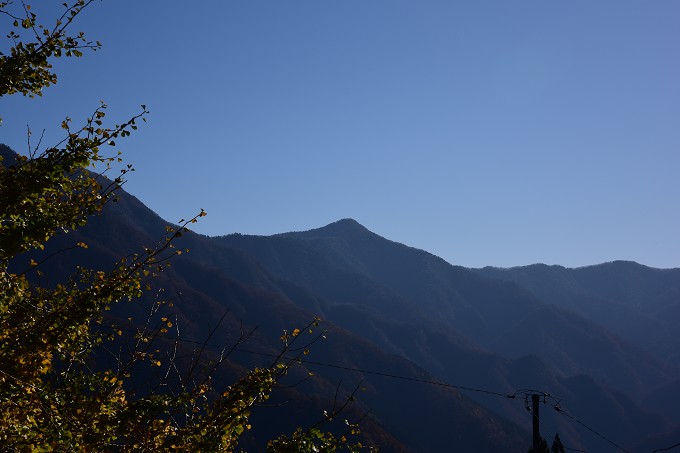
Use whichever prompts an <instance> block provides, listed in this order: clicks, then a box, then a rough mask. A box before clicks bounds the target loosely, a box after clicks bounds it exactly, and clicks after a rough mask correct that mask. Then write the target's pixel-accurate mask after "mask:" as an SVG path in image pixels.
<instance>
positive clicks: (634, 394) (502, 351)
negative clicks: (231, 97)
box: [16, 192, 680, 452]
mask: <svg viewBox="0 0 680 453" xmlns="http://www.w3.org/2000/svg"><path fill="white" fill-rule="evenodd" d="M166 224H167V222H165V221H164V220H163V219H161V218H160V217H159V216H157V215H156V214H155V213H154V212H153V211H152V210H150V209H149V208H147V207H146V206H145V205H144V204H143V203H142V202H140V201H139V200H138V199H136V198H135V197H133V196H131V195H129V194H127V193H125V192H122V193H121V196H120V199H119V201H118V202H117V203H115V204H111V205H110V206H107V208H106V209H105V211H104V212H103V213H102V214H101V215H100V216H97V217H94V218H93V219H91V221H90V223H89V224H88V225H87V226H86V227H84V228H82V229H80V230H78V231H77V232H75V233H73V234H70V235H58V236H56V237H55V238H54V239H52V240H50V241H49V243H48V250H46V251H45V252H44V253H45V256H47V255H48V254H50V253H51V252H52V251H54V250H59V249H62V248H65V247H69V246H70V245H73V243H75V242H80V241H83V242H86V243H87V244H89V248H88V249H87V250H83V249H78V250H73V251H72V252H70V253H63V254H58V255H56V256H54V257H53V258H51V259H50V260H49V261H48V266H49V269H47V270H49V274H50V276H51V278H53V279H54V281H59V279H63V278H65V277H66V276H67V275H69V273H70V272H71V271H72V269H74V267H75V266H76V265H84V266H87V267H92V268H98V269H108V268H110V266H112V264H113V263H114V262H115V261H116V260H117V259H118V258H119V257H120V256H123V255H126V254H128V253H131V252H133V251H137V250H140V248H141V247H142V246H153V245H154V244H155V243H156V241H157V240H158V238H159V237H161V236H162V235H163V232H164V228H165V225H166ZM177 245H178V247H181V248H188V249H190V250H191V251H190V253H186V254H183V255H181V256H178V257H175V259H173V261H172V264H173V265H172V267H171V268H169V269H167V270H166V271H165V272H163V273H162V274H161V275H160V277H159V278H158V281H157V284H156V287H160V286H162V287H163V288H164V289H165V297H166V298H171V299H173V300H174V310H175V312H176V316H177V324H178V325H180V326H181V332H182V337H183V339H184V340H185V341H186V342H187V344H191V342H198V343H200V342H202V341H203V340H204V339H205V338H206V337H207V335H208V332H209V331H210V330H211V329H213V328H215V327H216V324H217V323H218V320H220V319H221V318H222V317H223V316H224V318H223V320H222V321H221V323H220V324H219V328H218V329H216V330H215V334H214V336H213V337H211V344H215V345H220V344H222V345H228V344H232V343H233V341H235V338H237V336H238V333H239V332H241V331H243V330H244V329H245V330H246V331H247V330H248V329H250V328H254V327H257V330H256V332H255V334H254V335H253V336H252V338H251V339H250V340H249V342H248V344H247V346H248V347H247V349H248V350H249V351H250V352H234V353H233V354H232V355H231V356H230V357H229V361H228V366H227V367H225V370H224V373H223V375H221V376H222V377H221V379H223V380H224V381H225V382H229V381H230V380H233V379H234V378H236V377H238V376H239V374H240V373H241V375H242V373H243V372H244V371H245V370H246V369H248V368H250V367H253V366H262V365H266V364H267V363H268V362H267V360H270V359H267V358H266V356H262V355H258V354H271V353H275V352H276V351H277V350H278V348H279V344H278V337H279V336H280V335H281V332H282V330H283V329H290V328H292V327H295V326H301V325H304V324H306V323H307V322H308V321H309V320H310V319H312V317H313V316H320V317H321V318H323V319H324V323H323V325H324V327H325V328H327V329H328V333H327V337H328V339H327V340H325V341H319V342H317V343H315V344H314V345H313V347H312V348H311V354H310V356H309V360H308V361H306V362H305V363H303V364H301V366H300V374H301V375H304V374H305V373H306V371H307V370H309V371H313V372H314V374H315V378H314V379H313V380H308V381H305V382H304V383H303V384H300V385H297V386H294V387H293V388H291V389H287V390H282V391H281V392H279V393H277V394H276V395H275V396H274V397H273V401H274V402H275V403H276V404H274V406H275V407H270V408H260V409H258V410H256V411H255V413H254V415H253V416H254V421H255V422H254V426H256V427H257V426H258V425H259V426H260V431H257V430H254V431H253V433H252V434H249V436H248V437H247V438H244V446H247V447H248V448H249V449H252V450H255V451H258V450H261V449H262V440H263V439H266V438H267V437H271V436H272V435H274V434H276V433H280V432H286V431H290V430H291V429H292V428H293V427H294V426H295V424H296V423H308V424H311V423H314V422H315V421H316V420H317V419H318V416H319V415H320V414H321V413H322V411H323V410H324V409H327V408H329V407H330V406H331V405H332V403H333V398H334V395H335V391H336V388H338V383H343V385H342V386H341V388H344V389H345V391H346V388H352V387H353V386H355V385H358V384H359V383H361V386H362V387H364V388H365V389H366V390H365V391H363V392H361V393H360V394H358V395H357V396H358V400H359V402H358V403H357V404H356V405H355V406H354V409H352V410H353V411H354V412H352V413H351V415H352V416H356V417H357V418H358V417H360V416H361V414H362V413H364V412H365V411H369V410H370V415H369V417H368V418H366V419H365V420H364V422H362V426H364V433H365V434H364V435H365V436H366V437H365V439H366V441H367V442H368V443H373V444H379V445H381V447H382V451H423V452H429V451H448V450H450V449H451V448H452V447H455V448H456V450H457V451H499V452H503V451H508V452H510V451H526V450H527V448H528V446H529V443H530V435H529V433H528V431H527V430H528V428H529V427H530V426H531V418H530V417H531V414H528V413H527V411H526V409H525V404H524V403H525V401H524V398H525V395H527V394H528V393H527V392H535V391H545V392H548V393H550V394H551V395H552V396H551V397H550V398H547V399H546V405H545V406H544V407H545V410H543V411H542V415H541V427H542V432H543V433H544V436H545V437H547V438H549V439H551V438H552V436H553V435H554V433H555V432H559V434H560V437H561V438H562V439H563V440H564V442H565V445H567V446H568V447H570V448H577V449H588V450H590V451H603V452H607V451H616V450H615V449H613V447H612V446H611V445H609V444H607V443H606V442H603V441H602V439H601V438H598V437H597V436H593V433H592V432H590V431H588V430H586V429H584V428H583V427H582V426H581V425H579V424H578V423H575V422H574V421H573V420H572V419H570V418H568V417H566V416H563V415H560V414H564V413H568V414H570V415H572V416H574V417H575V418H578V419H581V420H583V421H584V422H585V423H586V424H587V425H589V426H593V427H594V428H595V429H598V428H599V429H601V430H602V431H603V432H606V433H607V434H608V435H610V436H612V437H615V438H616V439H617V441H618V442H620V443H621V444H623V445H636V444H639V443H641V442H643V441H644V440H645V439H653V438H654V437H653V436H655V435H659V434H660V433H665V432H669V431H670V430H671V429H672V428H673V425H672V423H671V422H675V423H678V419H677V418H676V417H675V416H674V414H673V413H669V412H672V411H673V406H672V405H670V404H669V405H664V404H655V403H657V402H658V398H656V397H655V396H658V395H663V394H665V393H664V392H668V389H674V388H677V386H675V385H674V383H676V382H677V380H678V379H679V378H680V376H679V373H678V372H677V368H676V367H675V366H673V365H672V364H671V365H669V364H668V363H667V362H664V361H662V360H660V358H659V356H655V355H654V354H652V353H651V351H649V350H648V349H645V348H644V347H643V346H642V345H640V344H639V343H637V342H636V341H634V338H632V337H630V336H627V335H625V333H626V332H619V331H617V330H615V329H614V327H613V324H607V323H605V322H602V321H601V320H599V318H597V317H596V316H594V315H593V314H592V313H595V312H597V310H601V311H602V312H606V310H607V309H609V308H612V309H613V307H614V306H612V305H607V304H606V303H605V304H604V305H603V307H600V308H597V307H591V311H589V310H584V309H579V308H578V307H577V306H576V305H569V304H568V303H567V302H564V303H554V301H552V300H551V299H549V298H547V297H546V294H559V293H561V292H562V289H561V286H560V284H562V285H566V283H565V280H562V277H560V278H558V279H557V280H556V282H555V288H552V287H551V286H550V284H549V283H550V282H549V280H547V281H545V288H544V291H543V292H541V291H537V289H536V287H534V286H532V285H531V284H530V283H531V281H530V282H529V283H526V282H524V281H520V280H519V279H513V278H509V277H508V275H509V274H505V273H504V272H505V270H500V269H491V268H488V269H481V270H480V269H466V268H463V267H460V266H453V265H451V264H449V263H447V262H445V261H444V260H442V259H441V258H438V257H436V256H434V255H432V254H430V253H427V252H425V251H422V250H418V249H415V248H412V247H408V246H406V245H403V244H399V243H396V242H393V241H390V240H388V239H385V238H383V237H381V236H379V235H378V234H375V233H373V232H371V231H369V230H368V229H366V228H365V227H363V226H362V225H361V224H359V223H358V222H356V221H355V220H352V219H343V220H340V221H338V222H334V223H332V224H330V225H327V226H325V227H322V228H318V229H314V230H310V231H301V232H290V233H282V234H278V235H273V236H251V235H243V234H234V235H229V236H222V237H215V238H211V237H206V236H202V235H198V234H194V233H189V234H186V235H184V236H183V237H182V238H181V240H180V241H179V242H178V244H177ZM21 264H22V263H19V262H18V263H17V264H16V265H17V266H19V265H21ZM562 269H563V268H562ZM560 275H562V274H559V273H558V276H560ZM648 277H649V278H650V279H651V280H647V278H648ZM597 278H598V277H596V276H592V277H590V280H587V279H586V280H587V284H586V283H583V284H582V286H584V287H585V288H587V289H588V291H590V292H589V293H588V294H592V297H593V298H592V299H590V301H591V303H593V304H595V303H597V301H600V300H604V301H609V300H614V301H616V300H617V299H616V297H615V294H616V292H615V289H617V288H618V289H617V290H618V291H619V292H620V293H623V294H626V287H625V286H622V285H619V286H617V285H615V284H612V283H611V282H610V283H607V284H605V283H602V282H599V283H598V281H597ZM603 278H604V277H603ZM639 278H640V279H641V281H640V282H639V283H640V285H641V286H642V287H643V288H666V289H667V291H665V292H664V291H661V292H660V293H659V294H662V295H665V296H663V297H662V296H659V297H657V298H656V299H655V301H656V302H655V303H654V306H655V307H657V308H658V311H657V312H658V313H667V314H669V315H670V314H672V313H673V310H674V307H675V305H674V304H673V300H674V299H673V297H672V294H673V289H672V285H671V286H664V285H667V284H666V283H663V282H661V283H660V282H659V281H657V280H655V278H656V274H655V273H654V272H652V273H651V274H645V273H644V272H643V273H641V274H640V277H639ZM664 278H665V277H664ZM536 280H537V282H538V283H540V279H539V278H537V279H536ZM661 280H663V279H661ZM584 281H585V280H584ZM664 282H665V280H664ZM538 283H537V284H538ZM655 285H656V286H655ZM583 291H585V292H587V291H586V290H583ZM598 291H599V292H598ZM645 291H647V292H641V293H635V294H636V295H635V296H632V295H630V296H628V297H629V298H628V299H626V303H625V304H624V305H630V306H633V305H634V303H636V301H637V303H640V301H641V300H643V299H644V297H645V294H649V291H651V290H647V289H646V290H645ZM595 294H597V296H595ZM152 295H153V294H148V295H147V299H144V300H143V301H142V303H138V304H129V303H123V304H119V305H117V306H116V307H114V308H113V310H112V311H111V313H110V316H112V317H114V318H117V319H120V320H126V319H127V317H128V316H130V315H132V316H133V318H134V321H133V322H142V321H143V320H144V319H145V316H146V310H147V309H148V305H145V304H148V303H149V302H153V300H152V299H151V297H152ZM565 300H571V299H568V298H566V299H565ZM584 304H585V305H586V306H587V305H588V303H585V302H584ZM145 307H146V308H145ZM607 307H609V308H607ZM664 310H665V311H664ZM612 316H613V315H612ZM657 316H660V315H657ZM603 317H604V316H603ZM217 351H218V348H213V352H214V353H217ZM188 352H190V351H188ZM253 352H256V353H257V354H253ZM140 385H141V384H140ZM523 389H533V390H528V391H526V390H525V391H523ZM558 401H559V405H558V406H557V407H559V408H561V409H562V412H558V411H556V410H552V407H553V406H555V405H556V404H557V402H558ZM278 404H283V406H281V407H278ZM291 414H295V415H297V417H298V418H295V417H291ZM258 421H259V423H258Z"/></svg>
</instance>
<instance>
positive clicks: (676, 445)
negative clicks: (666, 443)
mask: <svg viewBox="0 0 680 453" xmlns="http://www.w3.org/2000/svg"><path fill="white" fill-rule="evenodd" d="M675 447H680V442H678V443H677V444H675V445H671V446H670V447H666V448H657V449H656V450H654V451H653V452H652V453H657V452H658V451H668V450H672V449H674V448H675Z"/></svg>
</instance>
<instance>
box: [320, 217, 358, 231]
mask: <svg viewBox="0 0 680 453" xmlns="http://www.w3.org/2000/svg"><path fill="white" fill-rule="evenodd" d="M320 229H324V230H325V229H332V230H339V231H346V230H355V229H360V230H366V227H365V226H363V225H362V224H360V223H359V222H357V221H356V220H354V219H350V218H346V219H340V220H338V221H336V222H333V223H329V224H328V225H326V226H325V227H322V228H320Z"/></svg>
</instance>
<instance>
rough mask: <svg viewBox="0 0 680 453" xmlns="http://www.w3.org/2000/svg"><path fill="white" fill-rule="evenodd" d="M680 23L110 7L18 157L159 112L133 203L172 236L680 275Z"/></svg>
mask: <svg viewBox="0 0 680 453" xmlns="http://www.w3.org/2000/svg"><path fill="white" fill-rule="evenodd" d="M34 3H35V4H34V9H35V10H36V11H37V12H38V13H41V11H45V13H48V12H49V11H46V10H45V9H44V8H46V6H45V4H52V3H53V4H54V5H58V4H59V3H60V2H59V1H56V0H55V1H54V2H52V1H50V2H49V3H48V2H47V1H45V2H34ZM40 8H43V9H40ZM56 10H57V7H54V9H53V10H52V11H56ZM679 18H680V2H678V1H676V0H666V1H663V0H653V1H651V0H639V1H626V0H598V1H592V0H575V1H574V0H570V1H557V0H555V1H545V0H540V1H539V0H536V1H520V0H518V1H508V0H497V1H484V0H474V1H452V0H441V1H434V0H417V1H416V0H410V1H402V0H342V1H340V0H335V1H333V0H327V1H320V0H277V1H274V0H270V1H258V0H248V1H246V0H240V1H235V0H234V1H232V0H219V1H194V2H179V1H169V0H168V1H163V2H160V1H150V0H146V1H141V0H116V1H113V0H105V1H103V2H95V3H93V4H92V6H91V7H90V8H89V9H88V11H87V12H86V13H85V14H84V15H83V17H82V18H81V20H80V21H79V22H78V23H77V24H76V26H75V27H74V30H83V31H85V32H86V34H87V35H88V36H90V37H91V38H93V39H99V40H101V41H102V42H103V44H104V48H103V49H102V50H101V51H99V52H96V53H86V55H85V56H84V57H83V58H81V59H77V60H74V59H65V60H60V61H58V62H57V64H56V65H55V67H56V68H57V70H58V73H59V75H60V80H59V83H58V85H56V86H55V87H51V88H49V89H47V90H46V91H45V95H44V96H43V98H41V99H33V100H31V99H24V98H20V97H17V96H13V97H9V98H3V99H2V100H1V101H0V115H2V117H3V120H4V124H3V126H2V127H0V142H2V143H6V144H8V145H10V146H11V147H12V148H14V149H15V150H17V151H19V152H25V151H26V126H27V125H30V126H31V128H32V129H33V130H34V134H35V135H34V138H35V136H36V135H39V132H40V131H41V130H42V129H46V135H45V139H44V143H45V144H50V143H54V141H55V139H56V138H57V137H60V129H59V124H60V122H61V120H62V119H63V117H64V116H65V115H69V116H71V117H72V118H74V123H76V124H78V123H79V121H80V120H83V119H84V118H85V117H86V116H87V115H88V113H89V112H91V111H92V110H93V109H94V108H95V107H96V106H97V105H98V101H99V100H100V99H103V100H105V101H106V102H107V103H108V104H109V106H110V109H109V114H108V116H107V118H109V119H110V120H111V121H115V120H118V121H123V120H124V119H126V118H127V117H128V116H130V115H132V114H134V113H136V112H137V109H138V106H139V105H140V104H146V105H147V107H148V109H149V110H150V111H151V114H150V115H149V117H148V122H147V123H146V124H145V125H143V126H142V127H140V129H139V131H137V133H135V134H134V135H133V136H132V137H131V138H129V139H126V140H121V141H118V145H119V148H120V149H121V150H122V151H123V153H124V158H125V159H126V162H127V163H131V164H133V165H134V167H135V168H136V170H137V171H136V172H135V173H133V174H132V175H130V177H129V178H128V179H129V182H128V183H127V184H126V189H127V190H128V191H129V192H131V193H132V194H133V195H135V196H137V197H138V198H140V199H141V200H142V201H143V202H144V203H145V204H147V205H148V206H149V207H150V208H151V209H153V210H154V211H156V212H157V213H159V214H160V215H161V216H162V217H164V218H165V219H167V220H169V221H178V220H179V219H180V218H182V217H188V216H192V215H193V214H195V213H196V212H197V211H198V210H199V209H200V208H204V209H206V210H207V211H208V214H209V215H208V216H207V217H205V218H203V219H202V220H201V222H200V223H199V224H198V225H197V226H196V228H195V229H196V230H197V231H198V232H201V233H205V234H209V235H221V234H228V233H232V232H241V233H247V234H273V233H278V232H284V231H291V230H307V229H310V228H316V227H319V226H323V225H325V224H327V223H330V222H333V221H335V220H338V219H341V218H345V217H352V218H354V219H356V220H357V221H359V222H360V223H362V224H363V225H364V226H366V227H367V228H369V229H371V230H372V231H374V232H376V233H378V234H380V235H381V236H385V237H387V238H389V239H392V240H395V241H398V242H403V243H405V244H408V245H411V246H414V247H418V248H422V249H425V250H427V251H430V252H432V253H434V254H436V255H439V256H441V257H442V258H444V259H446V260H447V261H449V262H451V263H453V264H460V265H464V266H472V267H480V266H485V265H494V266H503V267H507V266H515V265H524V264H530V263H536V262H543V263H548V264H562V265H565V266H569V267H574V266H582V265H588V264H596V263H601V262H605V261H611V260H615V259H626V260H635V261H638V262H640V263H643V264H647V265H649V266H654V267H680V240H679V238H678V234H679V232H680V211H679V206H678V198H679V195H680V177H679V174H680V27H678V19H679ZM0 27H3V28H5V29H8V28H9V24H8V23H5V24H3V25H0ZM3 34H4V33H3ZM3 45H4V46H6V43H5V44H3ZM5 48H6V47H5Z"/></svg>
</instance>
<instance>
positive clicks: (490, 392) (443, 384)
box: [113, 327, 521, 398]
mask: <svg viewBox="0 0 680 453" xmlns="http://www.w3.org/2000/svg"><path fill="white" fill-rule="evenodd" d="M113 329H114V330H123V331H126V332H131V333H132V332H134V333H137V331H136V330H132V329H126V328H121V327H118V328H113ZM159 338H162V339H165V340H171V341H181V342H184V343H191V344H196V345H201V346H209V347H213V348H219V349H223V348H224V346H222V345H216V344H211V343H205V342H202V341H196V340H188V339H186V338H181V337H169V336H163V337H159ZM229 349H230V350H232V351H235V352H243V353H245V354H252V355H258V356H262V357H269V358H277V357H280V358H281V359H284V360H295V361H297V362H299V363H304V364H307V365H316V366H323V367H327V368H335V369H339V370H345V371H355V372H358V373H364V374H372V375H374V376H382V377H388V378H392V379H401V380H403V381H410V382H419V383H422V384H430V385H438V386H440V387H448V388H453V389H456V390H464V391H468V392H477V393H484V394H488V395H494V396H500V397H503V398H515V396H516V395H517V394H520V393H521V392H517V391H516V392H514V393H512V394H508V393H502V392H495V391H493V390H487V389H480V388H475V387H467V386H462V385H454V384H449V383H446V382H440V381H433V380H428V379H420V378H414V377H408V376H401V375H397V374H392V373H386V372H382V371H375V370H366V369H363V368H356V367H350V366H344V365H337V364H332V363H326V362H318V361H315V360H308V359H303V358H301V357H289V356H279V354H274V353H269V352H260V351H253V350H250V349H244V348H238V347H235V348H229Z"/></svg>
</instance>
